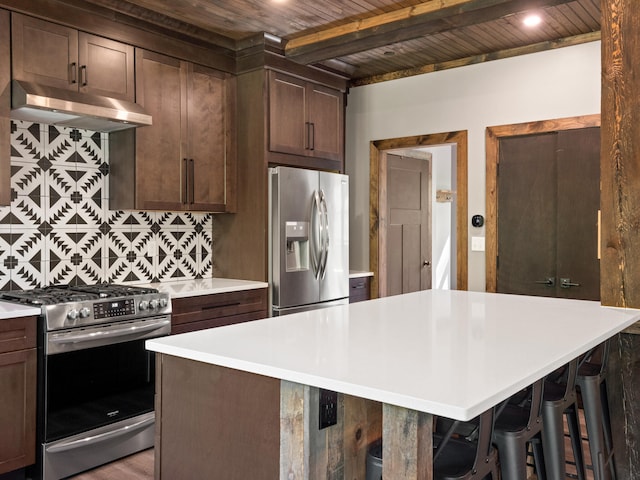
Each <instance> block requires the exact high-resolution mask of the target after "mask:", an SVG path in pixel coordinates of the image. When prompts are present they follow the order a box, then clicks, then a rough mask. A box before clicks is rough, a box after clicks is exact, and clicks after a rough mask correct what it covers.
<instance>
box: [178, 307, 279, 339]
mask: <svg viewBox="0 0 640 480" xmlns="http://www.w3.org/2000/svg"><path fill="white" fill-rule="evenodd" d="M266 316H267V311H266V310H260V311H258V312H251V313H244V314H242V315H231V316H229V317H219V318H210V319H208V320H201V321H199V322H190V323H180V324H175V325H173V326H172V327H171V333H172V334H177V333H186V332H195V331H196V330H204V329H206V328H215V327H224V326H225V325H235V324H236V323H243V322H250V321H251V320H261V319H263V318H265V317H266Z"/></svg>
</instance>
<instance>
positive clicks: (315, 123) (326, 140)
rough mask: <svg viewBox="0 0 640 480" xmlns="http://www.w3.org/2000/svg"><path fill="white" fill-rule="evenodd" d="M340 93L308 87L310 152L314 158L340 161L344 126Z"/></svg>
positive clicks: (315, 86)
mask: <svg viewBox="0 0 640 480" xmlns="http://www.w3.org/2000/svg"><path fill="white" fill-rule="evenodd" d="M342 110H343V100H342V92H339V91H337V90H333V89H330V88H325V87H322V86H320V85H313V84H310V86H309V127H308V128H310V129H311V131H310V132H309V136H310V139H311V145H310V151H311V154H312V155H313V156H314V157H319V158H328V159H330V160H340V159H342V150H343V148H344V147H343V139H344V125H343V118H344V115H343V113H342Z"/></svg>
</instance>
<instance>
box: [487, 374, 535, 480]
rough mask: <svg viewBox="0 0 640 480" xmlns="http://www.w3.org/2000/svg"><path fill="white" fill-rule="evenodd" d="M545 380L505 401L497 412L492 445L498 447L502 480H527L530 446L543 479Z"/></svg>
mask: <svg viewBox="0 0 640 480" xmlns="http://www.w3.org/2000/svg"><path fill="white" fill-rule="evenodd" d="M543 390H544V379H540V380H538V381H536V382H535V383H534V384H533V385H531V386H530V387H529V388H527V389H526V390H525V391H524V393H522V394H516V395H514V396H513V397H511V398H510V399H509V400H507V401H505V402H504V403H503V404H502V405H501V406H500V407H499V409H498V411H496V420H495V423H494V432H493V441H494V443H495V444H496V445H497V447H498V457H499V459H500V471H501V473H502V477H501V478H502V480H526V478H527V444H528V443H529V444H531V447H532V449H533V458H534V461H535V467H536V472H537V473H538V478H539V479H541V478H544V460H543V453H542V445H541V442H540V432H541V431H542V393H543Z"/></svg>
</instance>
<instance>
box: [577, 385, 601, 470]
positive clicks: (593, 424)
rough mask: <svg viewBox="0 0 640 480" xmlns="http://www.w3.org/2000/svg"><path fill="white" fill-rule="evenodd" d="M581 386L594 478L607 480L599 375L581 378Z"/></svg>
mask: <svg viewBox="0 0 640 480" xmlns="http://www.w3.org/2000/svg"><path fill="white" fill-rule="evenodd" d="M579 386H580V393H581V394H582V403H583V406H584V416H585V423H586V424H587V436H588V437H589V451H590V452H591V464H592V465H593V476H594V480H606V479H607V477H606V476H605V472H606V469H605V464H606V461H607V452H606V451H605V441H604V432H603V430H604V429H603V417H602V399H601V396H600V395H601V394H600V382H599V380H598V376H593V377H583V378H581V379H579Z"/></svg>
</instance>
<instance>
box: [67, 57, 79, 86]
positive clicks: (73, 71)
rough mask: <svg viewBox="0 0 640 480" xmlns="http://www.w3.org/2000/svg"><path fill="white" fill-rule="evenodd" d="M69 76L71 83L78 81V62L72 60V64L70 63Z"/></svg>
mask: <svg viewBox="0 0 640 480" xmlns="http://www.w3.org/2000/svg"><path fill="white" fill-rule="evenodd" d="M69 77H70V79H71V83H78V64H77V63H76V62H72V63H71V65H69Z"/></svg>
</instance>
